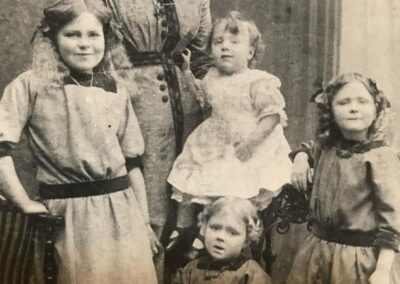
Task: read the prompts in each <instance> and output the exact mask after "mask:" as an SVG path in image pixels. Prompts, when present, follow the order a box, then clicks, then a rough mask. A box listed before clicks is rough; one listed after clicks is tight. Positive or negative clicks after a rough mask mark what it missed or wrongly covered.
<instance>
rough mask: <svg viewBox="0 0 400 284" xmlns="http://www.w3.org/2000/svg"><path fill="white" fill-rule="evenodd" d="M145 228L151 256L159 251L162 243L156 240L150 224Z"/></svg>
mask: <svg viewBox="0 0 400 284" xmlns="http://www.w3.org/2000/svg"><path fill="white" fill-rule="evenodd" d="M146 230H147V235H148V237H149V240H150V248H151V251H152V253H153V256H155V255H157V254H158V253H159V252H160V251H161V249H162V244H161V243H160V242H159V241H158V239H157V237H156V234H154V231H153V229H152V228H151V226H150V225H146Z"/></svg>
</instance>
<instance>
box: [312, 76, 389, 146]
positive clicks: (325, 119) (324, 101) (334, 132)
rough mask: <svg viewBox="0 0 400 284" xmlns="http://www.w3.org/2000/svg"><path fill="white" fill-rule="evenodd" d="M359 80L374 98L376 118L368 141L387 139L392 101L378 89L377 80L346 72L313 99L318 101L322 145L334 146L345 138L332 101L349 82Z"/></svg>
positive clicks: (318, 132)
mask: <svg viewBox="0 0 400 284" xmlns="http://www.w3.org/2000/svg"><path fill="white" fill-rule="evenodd" d="M354 81H358V82H360V83H362V84H363V85H364V87H365V88H366V90H367V91H368V92H369V94H370V95H371V97H372V98H373V100H374V103H375V107H376V118H375V120H374V121H373V123H372V125H371V126H370V128H369V130H368V141H369V142H375V141H385V140H386V138H387V137H386V135H387V127H388V124H389V120H390V115H391V107H390V102H389V100H388V99H387V98H386V96H385V95H384V93H383V92H382V91H381V90H379V89H378V87H377V85H376V82H375V81H374V80H372V79H371V78H368V77H366V76H364V75H361V74H359V73H344V74H341V75H339V76H337V77H335V78H333V79H332V80H331V81H330V82H329V83H328V84H327V85H326V86H325V87H324V88H322V89H321V90H320V91H318V92H317V93H315V94H314V95H313V97H312V98H311V101H314V102H316V103H317V107H318V108H319V118H318V127H317V133H316V135H317V139H319V141H320V142H321V144H322V145H325V146H332V145H334V144H335V143H336V142H337V141H340V140H342V139H343V136H342V134H341V132H340V129H339V128H338V126H337V125H336V123H335V119H334V116H333V113H332V101H333V98H334V97H335V95H336V94H337V93H338V92H339V91H340V90H341V89H342V88H343V87H344V86H345V85H347V84H349V83H351V82H354Z"/></svg>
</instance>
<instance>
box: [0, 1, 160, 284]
mask: <svg viewBox="0 0 400 284" xmlns="http://www.w3.org/2000/svg"><path fill="white" fill-rule="evenodd" d="M110 16H111V14H110V12H109V11H108V9H106V8H105V7H104V6H103V5H102V4H101V3H100V2H97V1H95V0H72V1H57V2H56V3H54V4H53V5H52V6H50V7H48V8H47V9H45V10H44V19H43V24H42V26H41V27H40V30H39V31H38V33H36V39H35V50H34V61H33V70H31V71H28V72H25V73H23V74H21V75H20V76H19V77H17V78H16V79H15V80H14V81H13V82H12V83H11V84H10V85H8V86H7V88H6V89H5V91H4V94H3V97H2V99H1V101H0V121H1V122H2V123H1V125H0V133H1V134H0V145H1V146H0V149H1V150H0V153H1V158H0V176H1V178H0V180H1V185H0V186H1V188H2V190H3V192H2V193H4V195H5V196H6V198H7V199H9V200H11V201H13V202H14V203H15V204H17V205H18V206H19V207H20V208H21V209H22V210H23V211H24V212H25V213H28V214H29V213H40V212H47V211H48V212H49V213H50V214H54V215H61V216H63V217H64V218H65V224H64V226H63V228H62V229H61V230H60V231H59V232H58V233H57V239H56V259H57V262H58V279H57V283H68V284H70V283H96V284H98V283H113V282H114V283H156V282H157V280H156V275H155V269H154V265H153V261H152V250H153V253H156V252H157V245H158V243H157V242H156V241H155V238H154V234H153V232H152V230H151V228H150V226H149V217H148V212H147V204H146V197H145V188H144V182H143V176H142V173H141V170H140V155H141V154H142V153H143V150H144V144H143V139H142V136H141V133H140V129H139V126H138V123H137V120H136V117H135V114H134V112H133V110H132V107H131V104H130V100H129V96H128V94H126V92H124V88H122V86H120V85H119V84H116V81H115V80H114V79H113V78H112V77H111V76H109V75H108V74H107V73H106V72H107V71H108V70H110V69H111V68H112V66H111V64H110V62H111V61H110V59H111V57H112V56H113V55H118V56H121V55H123V50H118V48H117V47H118V46H117V45H116V42H115V41H113V39H114V40H115V38H114V37H113V34H112V30H111V25H110V24H111V23H110ZM24 129H26V130H27V136H28V140H29V145H30V147H31V149H32V151H33V154H34V157H35V160H36V163H37V168H38V169H37V171H38V172H37V178H38V180H39V182H40V186H39V192H40V197H41V198H42V199H43V200H42V202H43V203H41V202H37V201H33V200H31V199H30V198H29V197H28V195H27V194H26V192H25V190H24V189H23V188H22V185H21V183H20V182H19V180H18V178H17V175H16V173H15V170H14V165H13V160H12V158H11V150H12V149H13V147H14V146H15V145H16V144H17V143H18V142H19V140H20V135H21V132H22V131H23V130H24ZM143 232H147V234H146V233H144V234H143ZM149 238H150V241H149ZM151 249H152V250H151ZM38 267H41V266H40V265H38ZM39 274H40V269H38V277H37V278H38V279H37V281H41V279H40V275H39Z"/></svg>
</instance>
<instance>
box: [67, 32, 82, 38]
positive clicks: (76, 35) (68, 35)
mask: <svg viewBox="0 0 400 284" xmlns="http://www.w3.org/2000/svg"><path fill="white" fill-rule="evenodd" d="M64 36H65V37H70V38H74V37H79V36H80V33H79V32H66V33H65V34H64Z"/></svg>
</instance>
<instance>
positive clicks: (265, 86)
mask: <svg viewBox="0 0 400 284" xmlns="http://www.w3.org/2000/svg"><path fill="white" fill-rule="evenodd" d="M280 86H281V82H280V81H279V79H278V78H271V79H264V78H263V79H258V80H256V81H254V82H253V83H252V84H251V87H250V97H251V99H252V104H253V107H254V109H255V110H256V115H257V118H258V119H259V120H261V119H263V118H264V117H266V116H269V115H272V114H278V115H279V117H280V123H281V124H282V126H286V122H287V116H286V113H285V111H284V108H285V100H284V98H283V96H282V94H281V92H280V90H279V88H280Z"/></svg>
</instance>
